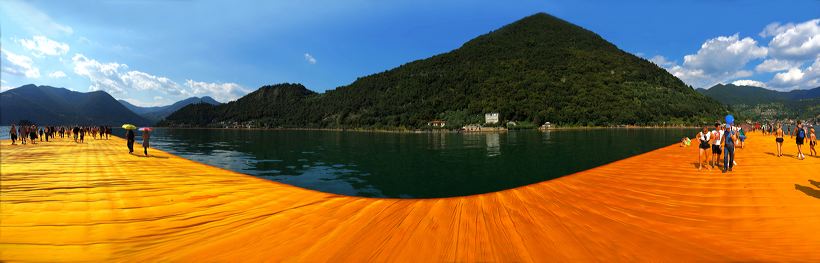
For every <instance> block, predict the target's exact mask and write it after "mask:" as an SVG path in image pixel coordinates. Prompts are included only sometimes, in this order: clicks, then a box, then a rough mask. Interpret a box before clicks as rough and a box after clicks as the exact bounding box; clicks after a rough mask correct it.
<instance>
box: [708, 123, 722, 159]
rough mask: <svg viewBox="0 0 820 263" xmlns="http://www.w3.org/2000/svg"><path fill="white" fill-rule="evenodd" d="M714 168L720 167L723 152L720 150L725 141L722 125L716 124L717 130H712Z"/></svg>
mask: <svg viewBox="0 0 820 263" xmlns="http://www.w3.org/2000/svg"><path fill="white" fill-rule="evenodd" d="M710 137H711V139H712V166H718V167H720V154H721V153H722V152H723V151H721V149H720V144H721V140H722V139H723V129H721V128H720V123H717V122H716V123H715V129H714V130H712V135H711V136H710Z"/></svg>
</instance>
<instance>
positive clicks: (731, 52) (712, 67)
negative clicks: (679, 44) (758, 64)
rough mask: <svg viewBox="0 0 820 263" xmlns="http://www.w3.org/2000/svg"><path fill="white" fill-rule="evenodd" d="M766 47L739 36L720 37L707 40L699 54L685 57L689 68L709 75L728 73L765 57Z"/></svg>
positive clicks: (685, 65) (685, 62) (686, 65)
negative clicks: (700, 70)
mask: <svg viewBox="0 0 820 263" xmlns="http://www.w3.org/2000/svg"><path fill="white" fill-rule="evenodd" d="M766 53H767V50H766V48H765V47H759V46H757V41H755V40H754V39H751V38H749V37H746V38H743V39H740V38H739V36H738V34H734V35H731V36H719V37H716V38H713V39H709V40H707V41H706V42H705V43H703V45H701V47H700V50H698V52H697V54H692V55H686V56H684V57H683V60H684V62H683V65H684V67H687V68H692V69H702V70H703V71H705V72H706V73H707V74H715V73H726V72H731V71H736V70H738V69H741V68H743V67H744V66H745V65H746V64H747V63H749V61H751V60H753V59H757V58H762V57H765V56H766Z"/></svg>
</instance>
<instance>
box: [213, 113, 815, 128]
mask: <svg viewBox="0 0 820 263" xmlns="http://www.w3.org/2000/svg"><path fill="white" fill-rule="evenodd" d="M479 116H480V115H479ZM499 116H500V114H499V113H498V112H490V113H485V114H484V122H483V123H472V124H466V125H463V126H461V127H458V125H452V124H451V123H448V122H447V121H446V120H443V119H433V120H431V121H429V122H427V126H426V127H424V128H421V129H418V130H406V129H397V130H400V131H416V132H426V131H442V132H445V131H446V132H506V131H509V130H527V129H538V130H540V131H546V130H551V129H559V128H572V127H558V125H555V124H552V123H550V122H544V123H542V124H541V125H537V124H535V123H530V122H516V121H507V122H506V123H503V124H502V121H501V118H500V117H499ZM479 118H480V117H479ZM818 119H820V117H818V118H811V119H808V120H803V122H804V123H807V124H809V125H812V124H815V125H816V123H820V121H818ZM718 122H719V120H718ZM776 123H781V124H783V125H785V127H788V126H794V125H796V123H797V120H796V119H791V118H777V117H776V116H768V118H766V116H764V117H763V118H762V119H761V120H760V121H757V122H753V121H752V120H750V119H747V120H745V121H743V122H740V123H739V124H740V125H745V126H747V127H748V128H756V129H760V128H761V127H763V125H766V126H773V125H774V124H776ZM704 125H708V124H704ZM216 127H219V128H224V129H277V128H272V127H268V126H262V125H258V123H256V122H255V121H247V122H241V123H240V122H225V121H223V122H219V123H218V126H216ZM662 127H684V126H681V125H674V126H667V125H657V126H635V125H616V126H610V128H662ZM278 129H299V130H305V129H308V130H309V129H311V128H278ZM321 130H368V129H350V128H336V129H333V128H330V129H321Z"/></svg>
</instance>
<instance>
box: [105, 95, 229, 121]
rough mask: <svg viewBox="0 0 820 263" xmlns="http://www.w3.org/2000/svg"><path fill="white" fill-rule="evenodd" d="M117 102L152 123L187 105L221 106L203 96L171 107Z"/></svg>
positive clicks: (191, 98)
mask: <svg viewBox="0 0 820 263" xmlns="http://www.w3.org/2000/svg"><path fill="white" fill-rule="evenodd" d="M118 101H119V102H120V103H122V105H123V106H125V107H126V108H128V109H129V110H131V111H133V112H134V113H136V114H138V115H140V116H142V117H144V118H146V119H149V120H151V121H154V122H157V121H159V120H162V119H163V118H165V117H167V116H168V115H171V113H173V112H175V111H177V110H179V109H181V108H182V107H185V106H188V105H189V104H194V103H207V104H211V105H219V104H221V103H220V102H218V101H216V100H214V99H213V98H211V97H209V96H204V97H202V98H199V97H190V98H187V99H184V100H180V101H177V102H175V103H174V104H171V105H165V106H156V107H140V106H137V105H134V104H131V103H129V102H127V101H125V100H118Z"/></svg>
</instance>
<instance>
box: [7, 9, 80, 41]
mask: <svg viewBox="0 0 820 263" xmlns="http://www.w3.org/2000/svg"><path fill="white" fill-rule="evenodd" d="M0 11H1V12H2V13H3V14H4V17H5V18H7V19H9V20H11V21H13V22H14V23H16V24H18V25H20V26H22V27H23V28H24V29H26V30H27V31H28V32H30V33H34V34H44V35H57V34H63V35H71V34H74V29H73V28H71V27H70V26H67V25H63V24H60V23H57V22H56V21H54V20H53V19H51V17H50V16H48V15H47V14H46V13H44V12H42V11H40V10H39V9H37V8H36V7H34V6H32V5H30V4H29V3H28V2H25V1H3V8H0Z"/></svg>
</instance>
